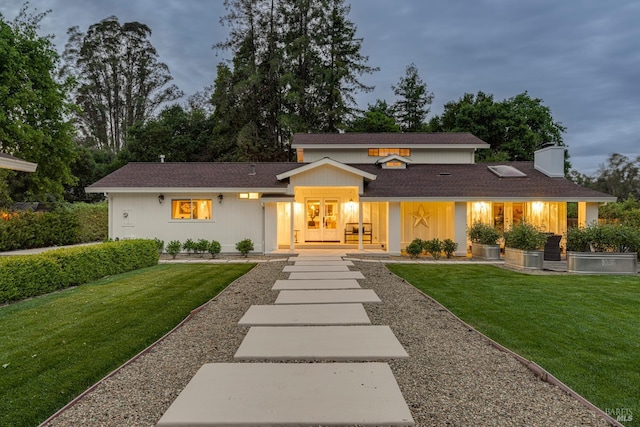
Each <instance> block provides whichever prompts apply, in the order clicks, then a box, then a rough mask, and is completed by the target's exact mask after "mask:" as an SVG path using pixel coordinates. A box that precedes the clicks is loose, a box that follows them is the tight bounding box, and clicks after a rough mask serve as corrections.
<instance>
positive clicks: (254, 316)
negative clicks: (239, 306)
mask: <svg viewBox="0 0 640 427" xmlns="http://www.w3.org/2000/svg"><path fill="white" fill-rule="evenodd" d="M369 324H371V320H369V316H368V315H367V312H366V311H365V309H364V306H363V305H362V304H302V305H252V306H251V307H249V310H247V312H246V313H245V314H244V316H242V319H240V321H239V322H238V325H240V326H257V325H262V326H283V325H285V326H291V325H369Z"/></svg>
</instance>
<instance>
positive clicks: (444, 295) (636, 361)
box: [388, 264, 640, 425]
mask: <svg viewBox="0 0 640 427" xmlns="http://www.w3.org/2000/svg"><path fill="white" fill-rule="evenodd" d="M388 267H389V269H390V270H391V271H393V272H394V273H396V274H397V275H399V276H401V277H403V278H404V279H406V280H407V281H408V282H410V283H412V284H413V285H414V286H416V287H417V288H418V289H420V290H422V291H423V292H425V293H426V294H427V295H429V296H431V297H433V298H434V299H436V300H437V301H438V302H440V303H441V304H442V305H444V306H446V307H447V308H448V309H450V310H451V311H452V312H453V313H455V314H456V315H457V316H458V317H460V318H461V319H462V320H464V321H465V322H467V323H469V324H471V325H473V326H474V327H475V328H477V329H478V330H479V331H481V332H482V333H484V334H485V335H487V336H489V337H490V338H492V339H494V340H495V341H497V342H499V343H500V344H502V345H504V346H505V347H507V348H509V349H511V350H513V351H515V352H516V353H518V354H520V355H521V356H523V357H525V358H527V359H530V360H533V361H535V362H536V363H538V364H539V365H540V366H542V367H544V368H545V369H546V370H547V371H549V372H550V373H551V374H553V375H554V376H556V377H557V378H558V379H560V380H561V381H562V382H564V383H565V384H567V385H568V386H569V387H571V388H573V389H574V390H575V391H577V392H578V393H580V394H581V395H582V396H584V397H585V398H587V399H588V400H590V401H591V402H592V403H594V404H595V405H596V406H598V407H600V408H601V409H603V410H605V411H606V410H610V411H611V410H615V409H616V408H623V409H627V410H630V411H632V413H633V418H634V423H638V420H639V419H640V278H638V276H586V275H526V274H520V273H516V272H512V271H507V270H504V269H500V268H497V267H492V266H482V265H455V266H448V265H415V264H413V265H411V264H390V265H389V266H388ZM614 418H615V417H614ZM627 425H631V424H627Z"/></svg>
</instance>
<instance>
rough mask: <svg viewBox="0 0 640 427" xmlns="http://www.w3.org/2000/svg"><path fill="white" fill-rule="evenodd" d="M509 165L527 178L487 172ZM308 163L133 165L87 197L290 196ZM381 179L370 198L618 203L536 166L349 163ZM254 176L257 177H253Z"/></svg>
mask: <svg viewBox="0 0 640 427" xmlns="http://www.w3.org/2000/svg"><path fill="white" fill-rule="evenodd" d="M491 165H510V166H513V167H515V168H517V169H518V170H520V171H522V172H524V173H525V174H526V177H521V178H501V177H499V176H497V175H495V174H494V173H493V172H491V171H490V170H489V169H488V168H487V167H488V166H491ZM308 166H309V164H308V163H293V162H281V163H255V164H251V163H129V164H127V165H126V166H124V167H122V168H121V169H118V170H117V171H115V172H113V173H112V174H110V175H108V176H106V177H104V178H102V179H101V180H99V181H98V182H96V183H95V184H93V185H91V186H89V187H88V188H87V191H88V192H94V193H102V192H148V191H170V190H171V189H175V190H176V191H180V190H184V191H193V190H194V189H197V190H198V191H221V190H223V189H228V190H229V191H232V190H233V189H246V190H249V189H252V190H254V191H261V192H263V193H272V194H285V193H286V191H287V186H288V179H284V180H278V179H277V178H276V175H279V174H285V175H288V174H286V172H289V171H292V170H294V169H296V168H300V167H307V168H308ZM349 166H351V167H354V168H356V169H359V170H362V171H363V172H367V173H369V174H372V175H376V179H375V180H372V181H370V182H367V183H366V184H365V187H364V194H363V195H362V196H363V197H364V198H365V199H371V200H374V199H382V200H389V199H396V200H401V199H431V200H488V199H490V200H540V199H544V200H562V201H594V202H609V201H615V197H612V196H609V195H607V194H604V193H601V192H598V191H594V190H590V189H588V188H585V187H581V186H579V185H576V184H574V183H572V182H571V181H569V180H567V179H565V178H550V177H548V176H546V175H545V174H543V173H541V172H539V171H537V170H536V169H535V168H534V166H533V162H501V163H477V164H411V165H407V168H406V169H382V168H381V167H380V166H378V165H373V164H350V165H349ZM254 172H255V173H254Z"/></svg>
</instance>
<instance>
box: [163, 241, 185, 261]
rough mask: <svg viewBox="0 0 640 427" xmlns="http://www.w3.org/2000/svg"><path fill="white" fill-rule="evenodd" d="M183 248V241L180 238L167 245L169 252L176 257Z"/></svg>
mask: <svg viewBox="0 0 640 427" xmlns="http://www.w3.org/2000/svg"><path fill="white" fill-rule="evenodd" d="M181 250H182V243H180V241H179V240H172V241H170V242H169V244H168V245H167V253H168V254H169V255H171V256H172V257H173V259H176V255H178V254H179V253H180V251H181Z"/></svg>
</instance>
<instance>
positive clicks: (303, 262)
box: [296, 261, 353, 267]
mask: <svg viewBox="0 0 640 427" xmlns="http://www.w3.org/2000/svg"><path fill="white" fill-rule="evenodd" d="M296 265H346V266H349V267H352V266H353V262H351V261H296Z"/></svg>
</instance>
